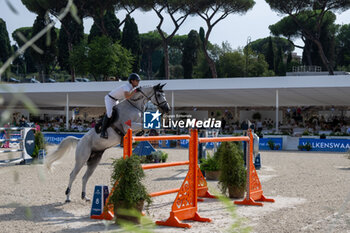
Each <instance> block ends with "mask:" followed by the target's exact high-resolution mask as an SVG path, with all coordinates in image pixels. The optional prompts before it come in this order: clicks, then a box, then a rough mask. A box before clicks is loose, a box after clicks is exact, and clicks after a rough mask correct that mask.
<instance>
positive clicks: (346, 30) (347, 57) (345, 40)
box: [335, 24, 350, 71]
mask: <svg viewBox="0 0 350 233" xmlns="http://www.w3.org/2000/svg"><path fill="white" fill-rule="evenodd" d="M335 41H336V44H335V49H336V54H337V59H336V64H337V66H339V67H341V66H345V67H342V68H338V70H346V71H350V24H344V25H341V26H340V27H339V28H338V30H337V34H336V39H335ZM346 66H348V68H347V67H346Z"/></svg>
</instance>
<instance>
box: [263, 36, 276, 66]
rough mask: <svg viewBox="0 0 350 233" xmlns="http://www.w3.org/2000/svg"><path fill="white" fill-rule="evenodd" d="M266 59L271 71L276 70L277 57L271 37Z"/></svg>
mask: <svg viewBox="0 0 350 233" xmlns="http://www.w3.org/2000/svg"><path fill="white" fill-rule="evenodd" d="M265 57H266V62H267V63H268V64H269V70H275V55H274V51H273V45H272V39H271V36H270V37H269V43H268V47H267V53H266V55H265Z"/></svg>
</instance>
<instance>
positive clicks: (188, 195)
mask: <svg viewBox="0 0 350 233" xmlns="http://www.w3.org/2000/svg"><path fill="white" fill-rule="evenodd" d="M160 140H189V160H188V161H180V162H171V163H162V164H149V165H143V166H142V168H143V169H144V170H147V169H155V168H164V167H171V166H182V165H189V171H188V173H187V175H186V178H185V180H184V181H183V184H182V186H181V188H178V189H170V190H164V191H159V192H154V193H151V194H150V196H151V197H156V196H161V195H167V194H171V193H178V194H177V197H176V199H175V201H174V203H173V206H172V211H171V212H170V217H169V218H168V219H167V220H166V221H157V222H156V224H157V225H167V226H175V227H183V228H190V227H191V225H190V224H187V223H182V222H181V221H182V220H193V221H202V222H203V221H204V222H210V221H211V220H210V219H208V218H202V217H200V216H199V214H198V212H197V210H198V207H197V201H201V199H198V197H208V198H215V196H213V195H211V194H210V193H209V192H208V187H207V182H206V180H205V178H204V176H203V174H202V173H201V171H200V169H199V166H198V157H197V155H198V132H197V130H192V131H191V135H175V136H148V137H143V136H140V137H133V136H132V131H131V129H129V131H128V132H127V134H126V135H125V137H124V153H123V157H124V159H125V158H126V157H130V156H131V154H132V142H133V141H160ZM116 185H117V183H116V184H114V187H113V188H112V190H111V193H110V195H109V197H110V196H111V195H112V193H113V191H114V189H115V187H116ZM109 197H108V198H107V201H106V202H107V203H108V201H109ZM91 218H93V219H106V220H111V219H113V206H105V209H104V212H103V213H102V214H101V215H98V216H91Z"/></svg>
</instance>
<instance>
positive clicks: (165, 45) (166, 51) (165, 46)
mask: <svg viewBox="0 0 350 233" xmlns="http://www.w3.org/2000/svg"><path fill="white" fill-rule="evenodd" d="M163 50H164V73H165V79H169V49H168V42H167V41H166V40H165V41H164V40H163Z"/></svg>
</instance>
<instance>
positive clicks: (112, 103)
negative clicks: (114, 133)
mask: <svg viewBox="0 0 350 233" xmlns="http://www.w3.org/2000/svg"><path fill="white" fill-rule="evenodd" d="M118 103H119V101H115V100H113V99H112V98H111V97H109V96H108V95H106V96H105V105H106V114H107V117H108V118H111V117H112V112H113V107H114V106H115V105H117V104H118Z"/></svg>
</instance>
